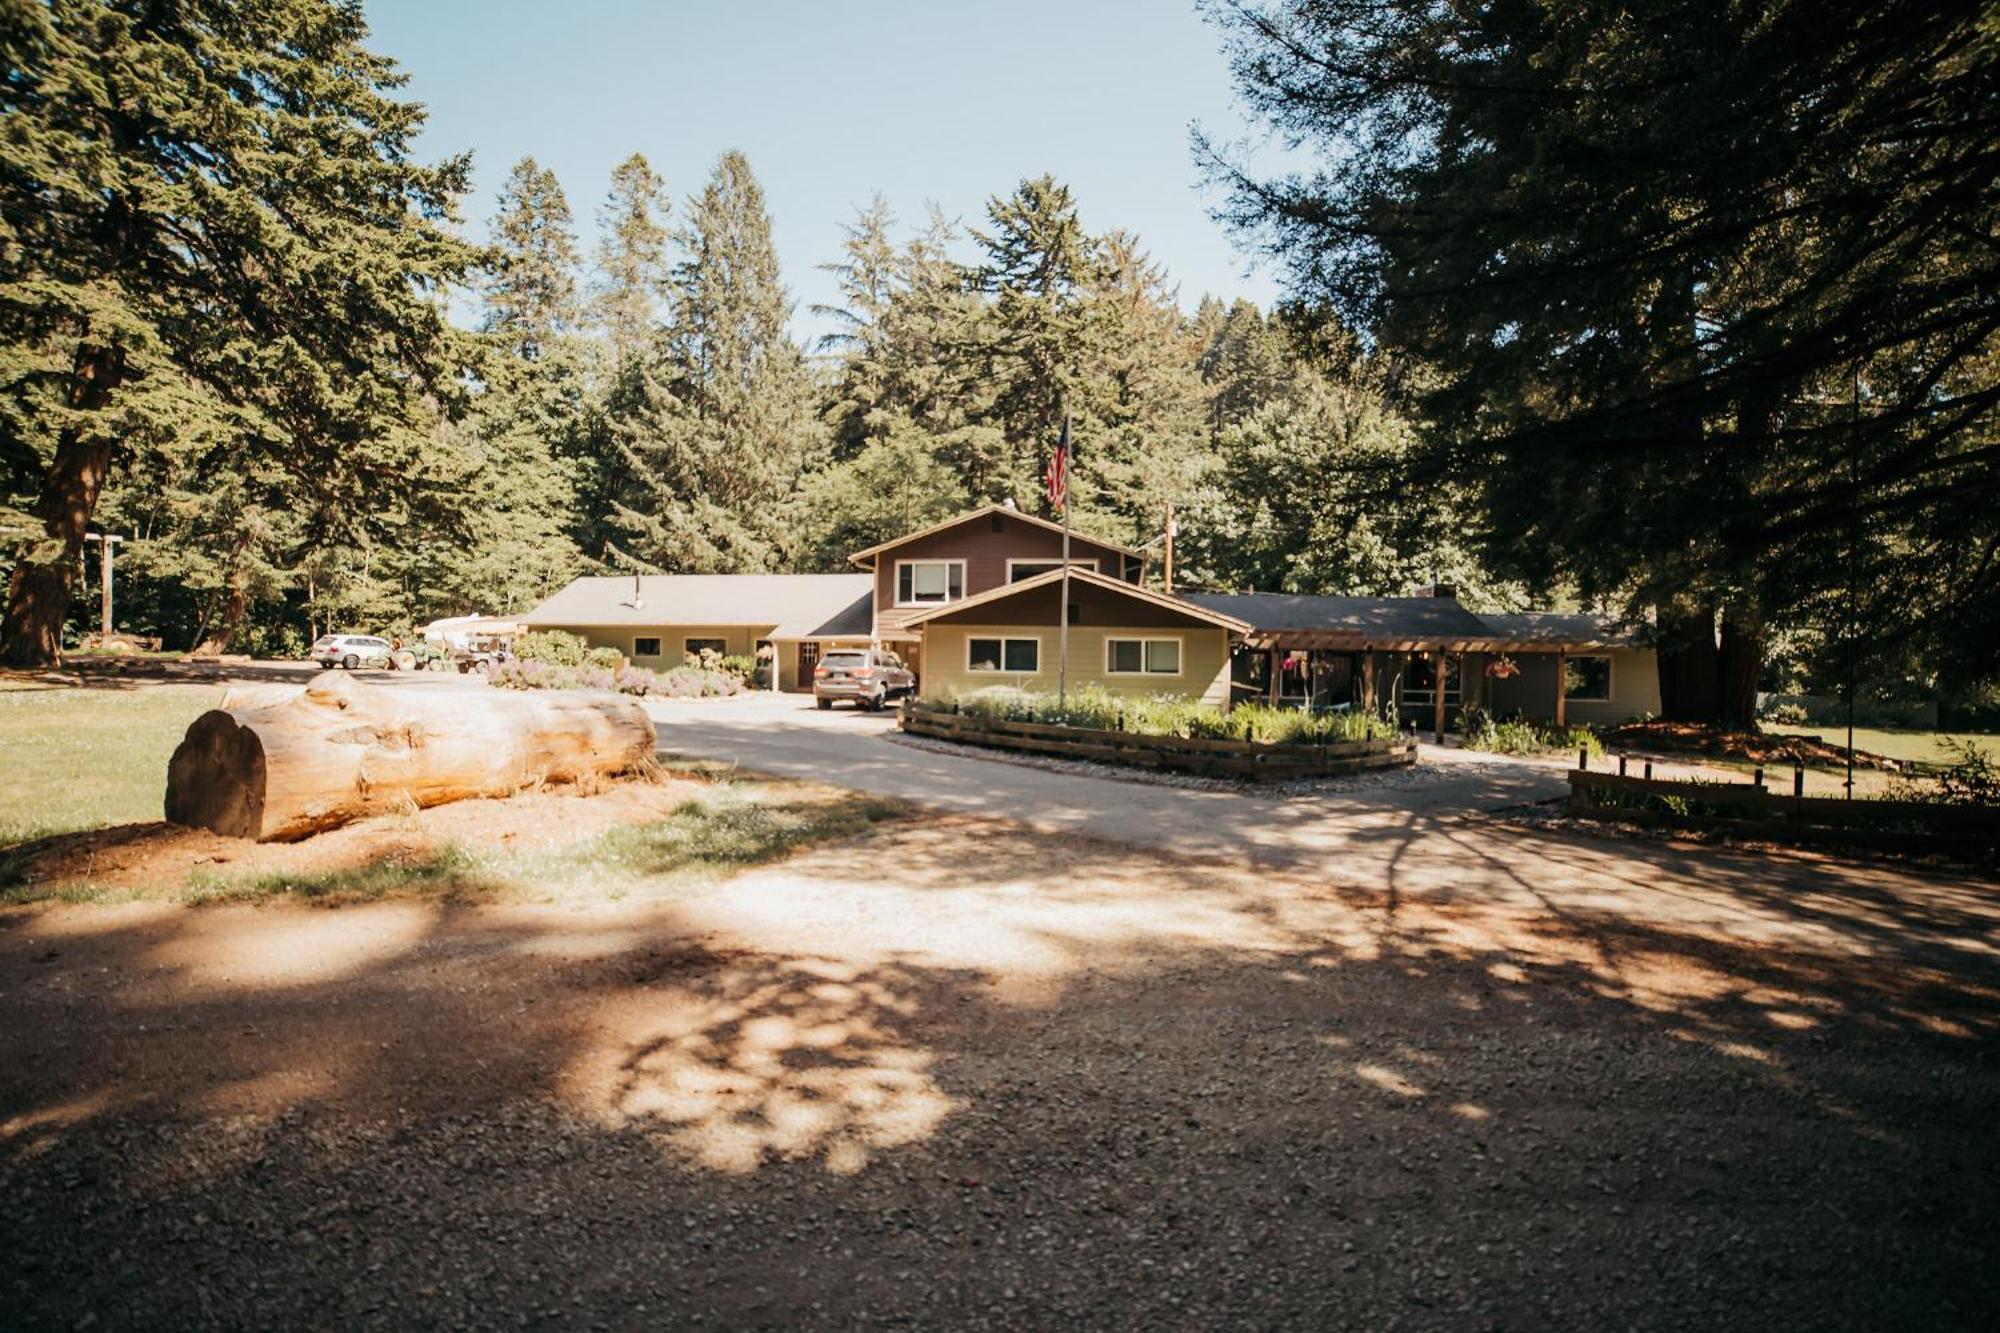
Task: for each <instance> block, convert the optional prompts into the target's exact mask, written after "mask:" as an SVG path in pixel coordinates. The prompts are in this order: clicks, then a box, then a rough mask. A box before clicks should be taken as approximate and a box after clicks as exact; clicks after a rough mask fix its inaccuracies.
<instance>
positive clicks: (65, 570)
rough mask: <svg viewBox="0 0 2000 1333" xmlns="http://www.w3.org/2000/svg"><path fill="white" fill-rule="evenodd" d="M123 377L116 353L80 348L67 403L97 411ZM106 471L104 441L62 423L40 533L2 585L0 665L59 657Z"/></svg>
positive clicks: (47, 662)
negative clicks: (76, 576)
mask: <svg viewBox="0 0 2000 1333" xmlns="http://www.w3.org/2000/svg"><path fill="white" fill-rule="evenodd" d="M124 377H125V354H124V352H123V351H122V350H120V349H119V348H116V347H96V346H92V345H90V344H85V345H84V346H82V347H79V348H78V349H77V353H76V371H75V374H74V375H73V376H72V377H71V380H70V390H69V405H70V406H71V407H72V408H74V409H76V410H78V411H82V412H94V411H96V410H97V409H98V408H101V407H102V406H104V402H105V400H106V399H107V398H108V397H109V396H110V394H111V391H112V390H113V389H115V388H116V387H117V386H118V384H119V381H121V380H122V379H124ZM110 468H111V444H110V442H109V441H108V440H102V439H99V438H97V437H96V436H95V435H94V434H93V435H86V433H85V427H84V426H83V425H82V424H80V423H76V422H72V423H71V424H69V425H67V426H64V427H63V429H62V433H61V435H60V436H58V438H57V442H56V456H55V458H54V460H53V461H51V462H50V464H49V470H48V473H47V475H46V476H44V477H43V479H42V493H41V496H40V498H39V499H37V500H36V502H35V517H37V518H39V519H41V521H42V535H41V537H40V538H39V539H37V540H35V541H32V542H29V543H27V545H26V547H25V549H23V550H22V551H21V554H20V558H19V560H18V562H17V563H16V564H15V566H14V575H13V577H12V578H11V579H9V580H8V582H7V612H6V615H5V617H4V618H0V666H15V667H38V666H55V665H56V664H57V663H59V662H61V661H62V627H63V620H64V618H65V617H66V616H68V614H69V594H70V577H71V571H73V570H74V569H76V567H77V562H78V560H79V558H80V557H81V556H82V554H83V537H84V534H85V533H86V532H88V531H89V530H90V516H91V514H92V513H94V512H95V511H96V509H97V497H98V495H99V494H100V493H101V492H102V491H103V490H104V478H105V474H106V473H108V472H109V471H110Z"/></svg>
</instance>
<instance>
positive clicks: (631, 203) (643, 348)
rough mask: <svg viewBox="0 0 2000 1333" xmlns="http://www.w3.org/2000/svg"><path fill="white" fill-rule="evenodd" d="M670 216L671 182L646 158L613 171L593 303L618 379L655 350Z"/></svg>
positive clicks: (602, 215)
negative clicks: (622, 370) (635, 361)
mask: <svg viewBox="0 0 2000 1333" xmlns="http://www.w3.org/2000/svg"><path fill="white" fill-rule="evenodd" d="M668 210H669V204H668V200H667V187H666V182H665V181H663V180H661V179H660V176H659V173H658V172H656V171H654V170H653V167H652V164H651V163H649V162H648V161H647V160H646V159H645V157H644V156H643V155H641V154H639V153H634V154H632V156H630V157H628V158H626V159H625V160H624V161H623V162H620V163H619V164H618V165H617V166H616V167H614V168H612V171H611V192H610V194H609V195H607V196H606V198H605V201H604V206H603V207H602V208H601V209H599V210H598V215H597V224H598V229H599V231H600V232H601V233H602V236H601V239H600V240H599V241H598V246H597V278H596V281H595V282H594V283H593V285H592V289H591V297H592V302H593V316H594V322H595V324H596V326H597V328H598V329H599V331H601V332H602V333H603V335H604V340H605V343H606V344H607V346H608V348H609V351H610V360H611V365H612V367H613V369H614V373H615V372H616V371H617V370H619V369H622V368H624V367H625V366H628V365H629V364H631V363H632V362H633V361H634V360H637V359H638V358H640V357H642V356H644V355H645V354H646V353H647V352H648V351H649V350H650V349H651V347H652V345H653V337H654V331H655V329H656V327H657V325H658V323H659V316H660V303H661V301H662V299H663V298H664V297H665V295H666V293H667V241H668V235H667V225H666V219H667V216H668Z"/></svg>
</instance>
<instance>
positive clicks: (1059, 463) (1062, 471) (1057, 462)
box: [1042, 417, 1069, 509]
mask: <svg viewBox="0 0 2000 1333" xmlns="http://www.w3.org/2000/svg"><path fill="white" fill-rule="evenodd" d="M1042 479H1043V480H1044V481H1046V482H1047V483H1048V487H1049V508H1051V509H1061V508H1062V507H1063V506H1064V505H1066V504H1068V503H1069V418H1068V417H1064V418H1063V424H1062V436H1061V438H1059V439H1058V440H1057V441H1056V451H1055V452H1054V453H1053V454H1051V455H1049V466H1048V470H1047V471H1046V472H1044V473H1043V474H1042Z"/></svg>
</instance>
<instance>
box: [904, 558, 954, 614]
mask: <svg viewBox="0 0 2000 1333" xmlns="http://www.w3.org/2000/svg"><path fill="white" fill-rule="evenodd" d="M963 596H965V562H964V561H963V560H898V561H897V562H896V605H898V606H932V605H935V604H937V603H939V602H955V601H957V600H958V599H959V598H961V597H963Z"/></svg>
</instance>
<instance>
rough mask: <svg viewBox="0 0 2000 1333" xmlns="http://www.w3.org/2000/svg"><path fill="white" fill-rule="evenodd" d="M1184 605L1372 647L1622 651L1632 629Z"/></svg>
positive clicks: (1416, 612) (1337, 605)
mask: <svg viewBox="0 0 2000 1333" xmlns="http://www.w3.org/2000/svg"><path fill="white" fill-rule="evenodd" d="M1186 596H1187V600H1188V601H1190V602H1195V603H1198V604H1199V605H1202V606H1206V607H1208V608H1209V609H1210V610H1214V611H1221V612H1224V613H1226V614H1228V615H1232V616H1235V617H1236V618H1237V619H1238V620H1245V621H1248V622H1249V623H1250V625H1251V626H1252V629H1253V633H1257V634H1284V633H1288V632H1289V633H1295V634H1300V635H1338V636H1352V637H1354V638H1357V639H1361V640H1365V641H1368V642H1370V643H1382V644H1390V643H1418V644H1427V643H1437V644H1441V645H1450V644H1454V643H1466V644H1470V643H1490V644H1496V645H1498V644H1521V645H1524V646H1533V645H1536V644H1546V645H1548V646H1549V647H1550V648H1556V647H1560V646H1564V645H1568V646H1571V647H1602V648H1613V647H1626V646H1629V645H1632V644H1634V643H1636V642H1638V638H1637V636H1636V634H1635V633H1634V632H1633V631H1632V629H1631V628H1630V627H1627V626H1624V625H1621V624H1619V623H1618V622H1617V621H1614V620H1609V619H1606V618H1604V617H1600V616H1592V615H1572V614H1566V613H1562V612H1556V611H1522V612H1517V613H1512V614H1476V613H1474V612H1472V611H1468V610H1466V609H1465V608H1464V607H1463V606H1460V605H1459V604H1458V601H1457V599H1455V598H1451V597H1309V596H1303V595H1298V594H1293V593H1271V592H1253V593H1210V592H1197V593H1188V594H1187V595H1186Z"/></svg>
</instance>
